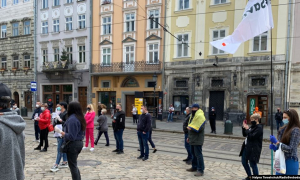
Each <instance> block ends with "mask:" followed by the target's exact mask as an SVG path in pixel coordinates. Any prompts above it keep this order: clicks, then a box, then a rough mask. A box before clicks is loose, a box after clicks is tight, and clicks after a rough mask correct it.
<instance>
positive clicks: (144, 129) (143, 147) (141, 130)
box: [137, 106, 151, 161]
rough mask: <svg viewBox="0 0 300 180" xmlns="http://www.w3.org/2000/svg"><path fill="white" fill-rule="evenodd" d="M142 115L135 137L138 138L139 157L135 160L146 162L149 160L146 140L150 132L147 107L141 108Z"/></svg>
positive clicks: (149, 116) (149, 118)
mask: <svg viewBox="0 0 300 180" xmlns="http://www.w3.org/2000/svg"><path fill="white" fill-rule="evenodd" d="M141 110H142V115H141V116H140V118H139V122H138V125H137V135H138V138H139V144H140V152H141V155H140V156H139V157H138V158H137V159H143V161H146V160H147V159H148V158H149V146H148V138H149V131H150V130H151V115H150V114H149V113H148V110H147V107H146V106H142V109H141Z"/></svg>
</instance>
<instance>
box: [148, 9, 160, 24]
mask: <svg viewBox="0 0 300 180" xmlns="http://www.w3.org/2000/svg"><path fill="white" fill-rule="evenodd" d="M150 16H152V17H153V20H152V19H149V21H150V29H158V23H159V10H151V11H150Z"/></svg>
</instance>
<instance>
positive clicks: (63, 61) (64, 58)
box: [60, 49, 69, 68]
mask: <svg viewBox="0 0 300 180" xmlns="http://www.w3.org/2000/svg"><path fill="white" fill-rule="evenodd" d="M60 60H61V65H62V67H63V68H65V67H66V64H67V63H68V61H69V57H68V55H67V51H66V50H65V49H63V51H62V55H61V56H60Z"/></svg>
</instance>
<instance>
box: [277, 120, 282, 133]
mask: <svg viewBox="0 0 300 180" xmlns="http://www.w3.org/2000/svg"><path fill="white" fill-rule="evenodd" d="M276 124H277V131H278V130H279V128H280V127H282V126H283V122H282V121H278V120H276Z"/></svg>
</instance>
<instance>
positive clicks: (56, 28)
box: [53, 19, 59, 32]
mask: <svg viewBox="0 0 300 180" xmlns="http://www.w3.org/2000/svg"><path fill="white" fill-rule="evenodd" d="M53 32H59V19H54V20H53Z"/></svg>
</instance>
